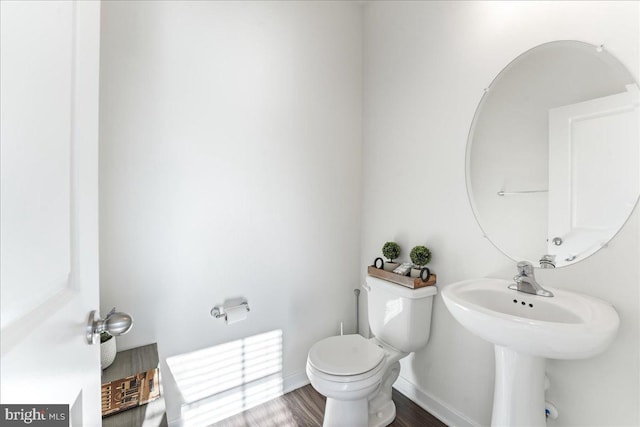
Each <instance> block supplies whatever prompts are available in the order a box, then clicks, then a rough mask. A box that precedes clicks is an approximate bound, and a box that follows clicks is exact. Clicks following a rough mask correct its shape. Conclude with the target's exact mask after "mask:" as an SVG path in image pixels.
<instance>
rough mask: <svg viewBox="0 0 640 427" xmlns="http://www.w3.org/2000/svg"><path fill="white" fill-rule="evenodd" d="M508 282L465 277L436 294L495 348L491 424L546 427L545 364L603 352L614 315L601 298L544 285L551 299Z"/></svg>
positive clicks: (615, 323)
mask: <svg viewBox="0 0 640 427" xmlns="http://www.w3.org/2000/svg"><path fill="white" fill-rule="evenodd" d="M511 283H513V282H512V281H508V280H502V279H473V280H465V281H463V282H458V283H454V284H451V285H449V286H446V287H445V288H444V289H443V290H442V293H441V294H442V298H443V300H444V302H445V305H446V306H447V308H448V309H449V311H450V312H451V314H452V315H453V317H454V318H455V319H456V320H457V321H458V322H460V323H461V324H462V326H464V327H465V328H466V329H468V330H469V331H471V332H473V333H474V334H476V335H477V336H479V337H481V338H483V339H485V340H487V341H489V342H491V343H493V344H494V347H495V358H496V371H495V372H496V380H495V388H494V395H493V412H492V415H491V425H492V426H496V427H497V426H501V427H502V426H509V427H515V426H527V427H546V419H545V414H544V410H545V397H544V390H545V363H546V359H547V358H551V359H581V358H586V357H591V356H594V355H596V354H598V353H600V352H602V351H604V350H605V349H606V348H607V347H608V346H609V344H611V342H612V341H613V339H614V338H615V336H616V332H617V331H618V325H619V323H620V319H619V318H618V313H616V311H615V310H614V309H613V307H612V306H611V305H610V304H608V303H607V302H605V301H602V300H600V299H598V298H593V297H590V296H588V295H584V294H579V293H575V292H569V291H563V290H560V289H550V288H547V289H549V290H551V291H552V292H553V294H554V296H553V297H544V296H538V295H531V294H527V293H523V292H518V291H515V290H512V289H508V288H507V286H508V285H510V284H511Z"/></svg>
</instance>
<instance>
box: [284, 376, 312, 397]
mask: <svg viewBox="0 0 640 427" xmlns="http://www.w3.org/2000/svg"><path fill="white" fill-rule="evenodd" d="M307 384H309V378H307V373H306V372H304V371H300V372H294V373H293V374H289V375H287V376H286V377H284V378H282V391H283V392H284V393H289V392H291V391H293V390H296V389H299V388H300V387H304V386H306V385H307Z"/></svg>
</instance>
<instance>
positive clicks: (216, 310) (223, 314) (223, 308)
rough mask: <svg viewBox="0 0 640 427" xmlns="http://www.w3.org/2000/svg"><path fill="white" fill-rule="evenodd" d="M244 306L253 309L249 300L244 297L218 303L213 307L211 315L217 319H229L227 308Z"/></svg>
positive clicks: (248, 309)
mask: <svg viewBox="0 0 640 427" xmlns="http://www.w3.org/2000/svg"><path fill="white" fill-rule="evenodd" d="M238 307H243V308H244V309H245V310H246V311H251V309H250V308H249V302H248V301H247V300H246V299H244V298H236V299H234V300H228V301H225V303H224V304H220V305H216V306H215V307H213V308H212V309H211V316H212V317H215V318H216V319H222V318H224V319H225V320H227V310H230V309H235V308H238Z"/></svg>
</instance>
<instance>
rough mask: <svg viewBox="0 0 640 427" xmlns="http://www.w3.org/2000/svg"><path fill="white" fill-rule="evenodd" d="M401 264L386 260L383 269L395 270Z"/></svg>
mask: <svg viewBox="0 0 640 427" xmlns="http://www.w3.org/2000/svg"><path fill="white" fill-rule="evenodd" d="M399 265H400V263H399V262H387V261H385V262H384V265H383V266H382V269H383V270H384V271H393V270H395V269H396V268H398V266H399Z"/></svg>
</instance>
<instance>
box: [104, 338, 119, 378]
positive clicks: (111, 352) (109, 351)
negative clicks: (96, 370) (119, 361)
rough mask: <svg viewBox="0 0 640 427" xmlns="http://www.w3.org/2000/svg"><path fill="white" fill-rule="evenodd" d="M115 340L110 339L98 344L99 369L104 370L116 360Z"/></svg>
mask: <svg viewBox="0 0 640 427" xmlns="http://www.w3.org/2000/svg"><path fill="white" fill-rule="evenodd" d="M116 352H117V349H116V338H115V337H111V339H109V340H107V341H105V342H103V343H101V344H100V367H101V368H102V369H103V370H104V369H107V368H108V367H109V366H111V364H112V363H113V361H114V360H115V358H116Z"/></svg>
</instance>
